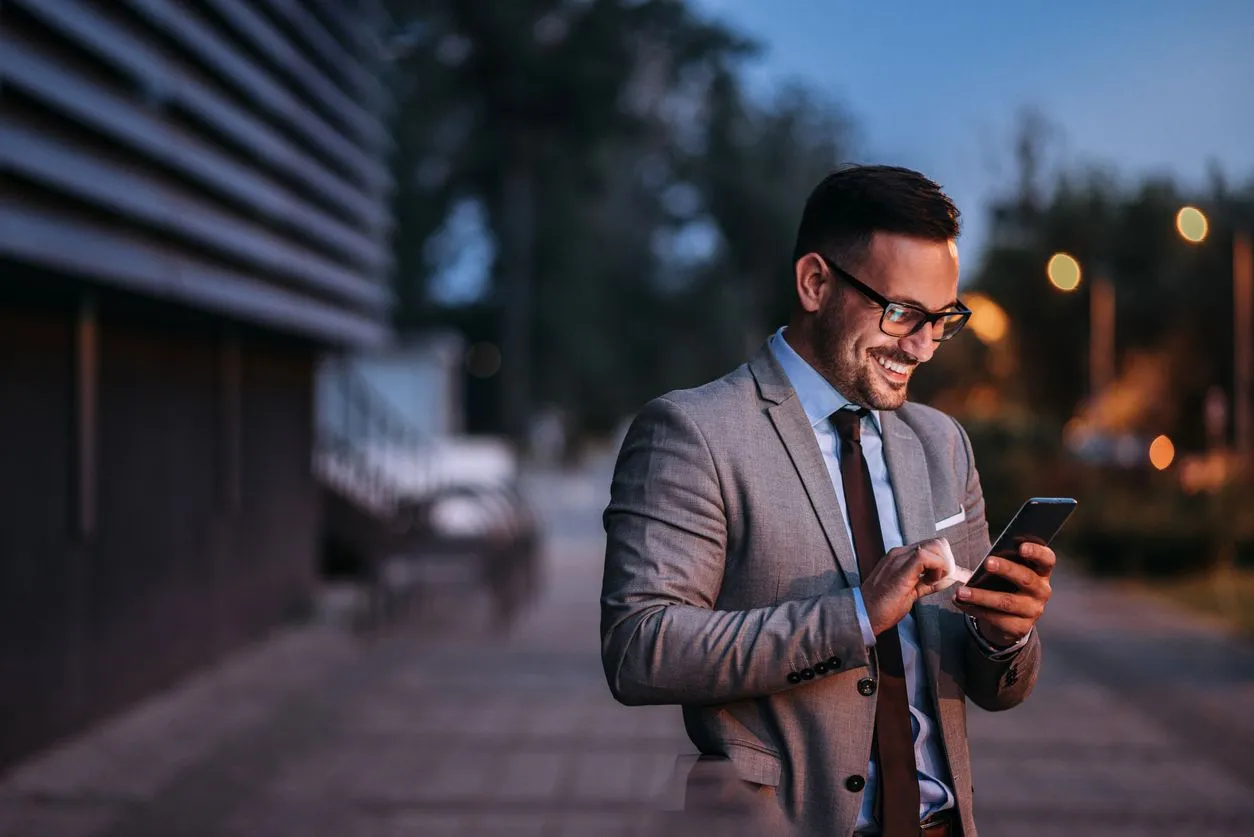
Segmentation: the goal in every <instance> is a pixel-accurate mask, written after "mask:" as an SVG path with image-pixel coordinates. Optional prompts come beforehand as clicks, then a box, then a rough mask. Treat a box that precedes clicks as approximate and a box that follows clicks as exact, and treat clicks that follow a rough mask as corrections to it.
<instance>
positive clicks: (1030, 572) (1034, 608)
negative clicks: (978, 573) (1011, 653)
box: [954, 543, 1056, 646]
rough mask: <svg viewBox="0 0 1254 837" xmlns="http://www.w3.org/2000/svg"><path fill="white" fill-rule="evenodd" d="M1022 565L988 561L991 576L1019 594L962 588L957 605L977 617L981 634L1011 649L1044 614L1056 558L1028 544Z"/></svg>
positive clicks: (1043, 548)
mask: <svg viewBox="0 0 1254 837" xmlns="http://www.w3.org/2000/svg"><path fill="white" fill-rule="evenodd" d="M1019 555H1020V556H1021V557H1022V558H1023V561H1024V564H1026V566H1024V565H1023V564H1018V563H1016V562H1014V561H1007V560H1006V559H1004V558H994V557H991V556H990V557H989V559H988V561H987V562H986V564H985V565H986V567H987V568H988V570H989V572H991V573H993V574H994V575H999V576H1001V577H1002V578H1004V579H1006V580H1007V581H1009V582H1011V583H1013V584H1014V585H1015V586H1016V587H1017V588H1019V592H1017V593H1002V592H1000V591H996V590H980V589H977V588H974V587H967V586H965V585H964V586H962V587H959V588H958V592H957V594H956V596H955V598H954V604H956V605H957V606H958V607H960V608H961V609H962V610H963V611H965V612H966V613H969V614H971V615H972V616H974V617H975V620H976V623H977V625H978V627H979V629H980V633H981V634H982V635H983V636H984V638H985V639H987V640H988V641H989V642H991V643H992V644H994V645H999V646H1010V645H1014V644H1015V643H1016V642H1018V641H1019V640H1020V639H1022V638H1023V637H1025V636H1027V635H1028V632H1029V631H1031V630H1032V626H1033V625H1035V624H1036V620H1038V619H1040V618H1041V614H1042V613H1044V612H1045V603H1046V602H1048V601H1049V597H1050V594H1051V593H1052V592H1053V591H1052V590H1051V588H1050V586H1049V577H1050V575H1051V574H1053V572H1054V564H1055V562H1056V558H1055V556H1054V551H1053V550H1052V549H1050V548H1049V547H1047V546H1041V545H1040V544H1035V543H1025V544H1023V545H1022V546H1020V547H1019Z"/></svg>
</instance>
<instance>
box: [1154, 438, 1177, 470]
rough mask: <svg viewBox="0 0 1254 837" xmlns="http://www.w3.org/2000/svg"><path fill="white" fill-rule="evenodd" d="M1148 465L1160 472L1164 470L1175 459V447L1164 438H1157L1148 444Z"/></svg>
mask: <svg viewBox="0 0 1254 837" xmlns="http://www.w3.org/2000/svg"><path fill="white" fill-rule="evenodd" d="M1149 458H1150V464H1151V465H1153V466H1154V467H1155V468H1157V469H1158V470H1160V471H1163V470H1166V469H1167V467H1168V466H1169V465H1171V463H1172V461H1173V460H1174V459H1175V458H1176V446H1175V445H1173V444H1172V443H1171V440H1170V439H1168V438H1167V437H1166V436H1159V437H1158V438H1156V439H1155V440H1154V441H1152V442H1150V447H1149Z"/></svg>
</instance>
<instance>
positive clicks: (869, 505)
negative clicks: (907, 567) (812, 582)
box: [832, 409, 919, 837]
mask: <svg viewBox="0 0 1254 837" xmlns="http://www.w3.org/2000/svg"><path fill="white" fill-rule="evenodd" d="M867 412H868V411H867V410H865V409H858V410H838V411H837V412H836V413H834V414H833V415H832V423H833V424H834V425H835V426H836V431H837V432H838V433H839V434H840V479H841V483H842V484H843V485H844V488H845V505H846V506H847V507H848V509H849V524H850V526H851V527H852V528H853V532H852V534H853V546H854V550H855V551H856V552H857V553H858V571H859V572H860V573H861V574H862V577H863V578H866V577H867V576H868V575H869V574H870V572H871V570H872V569H873V568H874V567H875V565H876V564H877V563H878V562H879V560H880V558H882V557H883V555H884V535H883V533H882V532H881V530H880V517H879V513H878V511H877V510H876V507H875V492H874V491H873V490H872V489H871V472H870V470H869V469H868V468H867V465H866V459H865V457H863V455H862V417H863V416H865V415H866V414H867ZM875 650H876V657H877V658H878V659H879V675H880V676H879V688H878V690H877V692H876V698H875V736H874V739H873V745H872V747H873V750H872V755H873V756H874V758H875V760H876V763H877V765H878V775H879V796H878V797H877V798H876V800H875V812H876V818H877V819H878V820H879V822H880V829H881V833H882V834H883V837H906V835H911V837H918V834H919V777H918V770H917V768H916V766H915V763H914V734H913V730H912V729H911V724H910V698H909V696H908V695H907V693H906V674H905V666H904V665H903V664H902V661H901V640H900V639H899V637H898V636H897V627H896V626H895V625H894V626H893V627H891V628H889V629H888V630H886V631H884V632H883V633H882V634H880V635H879V636H878V637H876V639H875Z"/></svg>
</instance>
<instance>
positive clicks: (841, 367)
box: [814, 233, 958, 410]
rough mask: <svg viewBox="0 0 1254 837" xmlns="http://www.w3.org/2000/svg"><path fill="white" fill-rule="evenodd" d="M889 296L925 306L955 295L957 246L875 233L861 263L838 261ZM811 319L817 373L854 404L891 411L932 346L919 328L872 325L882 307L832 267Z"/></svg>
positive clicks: (936, 306) (941, 304)
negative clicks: (890, 330) (900, 332)
mask: <svg viewBox="0 0 1254 837" xmlns="http://www.w3.org/2000/svg"><path fill="white" fill-rule="evenodd" d="M841 267H845V268H846V269H849V271H850V273H852V274H853V275H854V276H856V277H857V278H858V279H860V280H861V281H862V282H864V283H865V284H867V285H869V286H870V287H872V288H874V289H875V290H876V291H878V292H879V293H880V294H882V295H883V296H885V297H887V298H888V299H890V300H892V301H894V302H907V303H912V304H914V305H917V306H919V307H921V308H925V309H927V310H928V311H940V310H942V309H944V308H946V307H947V306H949V305H951V304H953V303H954V302H955V301H956V300H957V294H958V248H957V246H956V245H955V244H954V242H952V241H939V242H938V241H927V240H925V239H919V238H911V237H907V236H902V235H895V234H892V233H875V235H874V236H873V237H872V239H871V246H870V248H869V250H868V254H867V258H866V259H865V260H864V262H863V263H862V264H861V265H857V266H849V265H841ZM828 281H829V282H830V283H832V284H831V287H830V288H829V289H828V292H827V293H826V294H825V295H824V298H823V302H822V305H821V306H820V308H819V310H818V312H817V315H816V316H817V322H816V323H815V345H814V350H815V354H816V356H817V357H816V360H817V362H818V366H819V369H818V371H819V372H820V373H822V375H823V376H824V377H826V378H827V379H828V381H830V382H831V383H832V385H833V386H835V387H836V388H837V389H838V390H840V392H841V393H842V394H843V395H844V396H845V397H846V398H849V399H850V400H851V401H853V402H855V403H857V404H858V405H859V406H862V407H869V408H871V409H874V410H895V409H897V408H898V407H900V406H901V405H902V404H904V403H905V401H906V387H907V385H908V384H909V382H910V377H911V376H912V375H913V374H914V370H915V369H916V368H917V367H918V365H919V364H920V363H926V362H927V361H929V360H931V359H932V353H933V352H934V351H935V350H936V345H937V344H936V343H935V342H934V341H933V339H932V337H933V334H932V330H931V329H930V328H929V327H928V326H926V325H925V326H924V327H923V328H921V329H920V330H919V331H917V332H915V333H914V334H912V335H909V336H907V337H890V336H889V335H887V334H885V333H884V332H882V331H881V330H880V316H881V314H882V313H883V309H882V308H881V307H880V306H879V305H878V304H877V303H875V302H872V301H871V300H870V299H868V298H867V297H866V296H864V295H863V294H862V293H861V292H860V291H858V290H857V289H856V288H854V287H853V286H852V285H850V284H849V282H847V281H846V280H845V279H843V278H841V277H840V276H839V275H836V274H835V273H829V280H828Z"/></svg>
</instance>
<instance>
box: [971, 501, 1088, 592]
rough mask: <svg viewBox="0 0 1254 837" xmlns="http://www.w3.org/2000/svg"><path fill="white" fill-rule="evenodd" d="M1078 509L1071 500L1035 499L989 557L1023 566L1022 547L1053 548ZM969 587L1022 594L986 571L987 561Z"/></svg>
mask: <svg viewBox="0 0 1254 837" xmlns="http://www.w3.org/2000/svg"><path fill="white" fill-rule="evenodd" d="M1075 507H1076V501H1075V500H1073V499H1071V498H1070V497H1033V498H1032V499H1031V500H1028V501H1027V502H1026V503H1024V504H1023V505H1022V506H1021V507H1020V508H1019V512H1018V514H1016V515H1015V516H1014V519H1013V520H1011V521H1010V525H1009V526H1007V527H1006V528H1005V530H1003V531H1002V533H1001V535H999V536H998V538H997V540H996V541H994V542H993V548H992V549H990V550H989V551H988V555H995V556H997V557H998V558H1005V559H1006V560H1008V561H1014V562H1015V563H1018V564H1022V563H1023V560H1022V559H1021V558H1020V557H1019V547H1020V546H1021V545H1022V544H1024V543H1039V544H1042V545H1044V546H1049V543H1050V541H1052V540H1053V539H1054V536H1055V535H1057V534H1058V531H1059V530H1060V529H1062V525H1063V524H1064V523H1066V522H1067V518H1068V517H1070V516H1071V513H1072V512H1073V511H1075ZM988 555H986V556H984V560H985V561H987V560H988ZM967 586H969V587H979V588H981V589H984V590H997V591H1000V592H1003V593H1014V592H1017V591H1018V588H1017V587H1015V585H1014V584H1012V583H1011V582H1009V581H1007V580H1006V579H1004V578H1002V577H1001V576H999V575H993V574H992V573H989V572H988V571H987V570H985V569H984V562H983V561H981V562H980V566H978V567H976V569H975V572H974V573H972V574H971V580H970V581H968V582H967Z"/></svg>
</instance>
